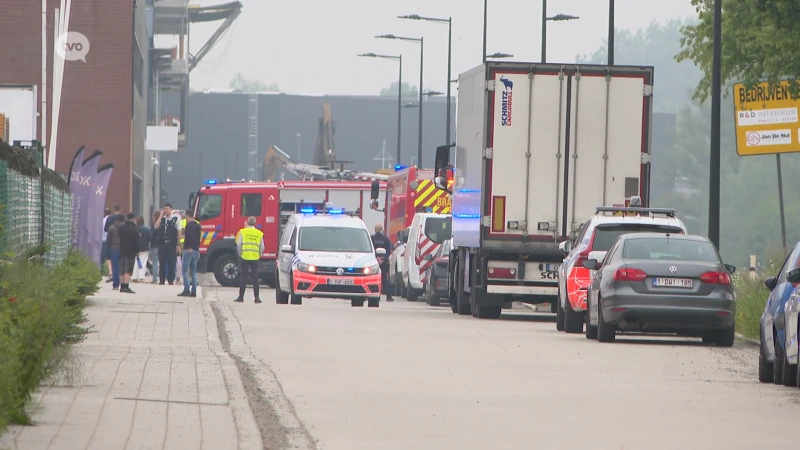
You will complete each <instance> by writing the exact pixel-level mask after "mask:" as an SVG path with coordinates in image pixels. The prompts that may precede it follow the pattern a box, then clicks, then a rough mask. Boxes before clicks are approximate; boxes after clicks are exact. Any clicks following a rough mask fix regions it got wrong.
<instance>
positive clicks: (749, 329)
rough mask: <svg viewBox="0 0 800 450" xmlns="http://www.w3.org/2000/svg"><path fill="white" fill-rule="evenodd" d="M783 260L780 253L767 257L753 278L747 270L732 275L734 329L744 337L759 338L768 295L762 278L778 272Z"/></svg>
mask: <svg viewBox="0 0 800 450" xmlns="http://www.w3.org/2000/svg"><path fill="white" fill-rule="evenodd" d="M783 260H784V259H783V257H782V256H780V255H776V257H775V258H772V259H769V260H768V262H767V264H765V267H763V268H762V270H761V272H760V273H759V274H758V275H757V276H756V277H755V278H751V276H750V274H749V273H747V272H743V273H736V274H735V275H734V277H733V283H734V287H735V288H736V331H737V332H738V333H741V334H742V335H744V336H745V337H748V338H751V339H759V334H760V330H761V325H760V322H761V314H762V313H763V312H764V308H765V307H766V305H767V298H768V297H769V291H768V290H767V289H766V288H765V287H764V280H766V279H767V278H768V277H772V276H775V275H777V274H778V271H779V270H780V268H781V265H782V264H783Z"/></svg>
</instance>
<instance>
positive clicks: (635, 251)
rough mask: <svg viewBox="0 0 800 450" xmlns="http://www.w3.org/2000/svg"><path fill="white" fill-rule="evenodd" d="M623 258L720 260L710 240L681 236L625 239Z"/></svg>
mask: <svg viewBox="0 0 800 450" xmlns="http://www.w3.org/2000/svg"><path fill="white" fill-rule="evenodd" d="M622 259H651V260H652V259H668V260H678V261H702V262H719V256H717V252H716V250H714V246H713V245H711V243H710V242H708V241H698V240H693V239H692V240H689V239H681V238H679V237H666V236H664V237H654V238H635V239H629V240H627V241H625V246H624V247H623V248H622Z"/></svg>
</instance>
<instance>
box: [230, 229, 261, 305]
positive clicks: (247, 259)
mask: <svg viewBox="0 0 800 450" xmlns="http://www.w3.org/2000/svg"><path fill="white" fill-rule="evenodd" d="M236 247H237V248H238V250H239V296H238V297H236V300H234V301H235V302H237V303H241V302H243V301H244V291H245V290H246V289H247V277H248V275H250V274H252V276H253V294H254V295H255V297H256V303H261V299H260V298H258V265H259V261H260V260H261V255H262V254H263V253H264V233H263V232H261V230H259V229H258V228H256V218H255V217H248V218H247V222H246V223H245V227H244V228H242V229H241V230H239V233H237V234H236Z"/></svg>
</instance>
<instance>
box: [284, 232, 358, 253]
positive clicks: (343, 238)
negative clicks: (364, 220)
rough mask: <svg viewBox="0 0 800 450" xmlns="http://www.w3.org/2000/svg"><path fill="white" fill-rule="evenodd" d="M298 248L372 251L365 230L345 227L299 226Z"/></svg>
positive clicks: (333, 250)
mask: <svg viewBox="0 0 800 450" xmlns="http://www.w3.org/2000/svg"><path fill="white" fill-rule="evenodd" d="M299 247H300V250H301V251H317V252H353V253H372V241H371V240H370V237H369V234H368V233H367V230H364V229H362V228H345V227H301V228H300V245H299Z"/></svg>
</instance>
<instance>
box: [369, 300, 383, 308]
mask: <svg viewBox="0 0 800 450" xmlns="http://www.w3.org/2000/svg"><path fill="white" fill-rule="evenodd" d="M367 306H369V307H370V308H378V307H380V306H381V299H379V298H371V299H369V300H368V301H367Z"/></svg>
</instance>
